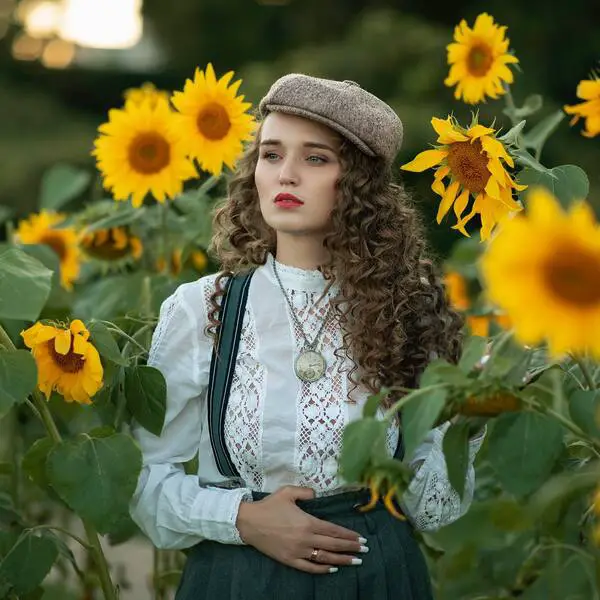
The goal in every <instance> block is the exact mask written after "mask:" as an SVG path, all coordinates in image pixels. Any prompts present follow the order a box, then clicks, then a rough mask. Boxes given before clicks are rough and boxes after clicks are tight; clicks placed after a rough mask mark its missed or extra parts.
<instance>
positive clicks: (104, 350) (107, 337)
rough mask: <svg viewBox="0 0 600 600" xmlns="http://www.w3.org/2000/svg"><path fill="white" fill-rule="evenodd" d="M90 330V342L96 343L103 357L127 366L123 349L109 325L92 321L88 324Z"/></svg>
mask: <svg viewBox="0 0 600 600" xmlns="http://www.w3.org/2000/svg"><path fill="white" fill-rule="evenodd" d="M88 331H89V332H90V340H89V341H90V342H91V343H92V344H94V346H95V347H96V350H98V352H99V353H100V355H101V356H102V357H103V358H107V359H108V360H110V361H112V362H114V363H115V364H117V365H123V366H126V365H127V364H129V363H128V361H127V359H126V358H124V357H123V356H121V350H119V346H118V344H117V342H116V341H115V338H113V336H112V334H111V332H110V331H109V329H108V327H107V326H106V325H104V323H100V322H99V321H92V322H91V323H90V324H89V326H88Z"/></svg>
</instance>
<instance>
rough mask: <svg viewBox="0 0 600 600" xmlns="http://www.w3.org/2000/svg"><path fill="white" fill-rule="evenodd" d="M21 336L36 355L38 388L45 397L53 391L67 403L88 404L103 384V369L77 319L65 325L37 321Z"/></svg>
mask: <svg viewBox="0 0 600 600" xmlns="http://www.w3.org/2000/svg"><path fill="white" fill-rule="evenodd" d="M21 336H22V338H23V341H24V342H25V345H26V346H27V347H28V348H31V353H32V354H33V357H34V358H35V362H36V365H37V370H38V387H39V389H40V390H41V391H42V392H43V393H44V394H45V396H46V399H48V398H50V394H51V393H52V391H53V390H56V391H57V392H58V393H59V394H61V395H62V396H63V397H64V399H65V400H66V401H67V402H78V403H80V404H91V397H92V396H93V395H94V394H95V393H96V392H97V391H98V390H99V389H100V388H101V387H102V385H103V380H102V379H103V376H104V369H103V368H102V363H101V362H100V355H99V354H98V351H97V350H96V348H95V347H94V346H93V344H92V343H90V342H89V341H88V340H89V337H90V332H89V331H88V330H87V329H86V327H85V325H84V324H83V323H82V322H81V321H80V320H79V319H76V320H74V321H72V322H71V324H70V326H69V327H68V328H65V327H62V326H58V327H55V326H52V325H44V324H42V323H40V322H37V323H36V324H35V325H33V326H32V327H30V328H29V329H27V330H26V331H22V332H21Z"/></svg>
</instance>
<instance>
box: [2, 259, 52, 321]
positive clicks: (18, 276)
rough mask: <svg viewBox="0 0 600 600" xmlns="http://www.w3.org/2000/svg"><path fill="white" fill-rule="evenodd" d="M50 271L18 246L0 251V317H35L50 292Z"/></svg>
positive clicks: (27, 319) (30, 319)
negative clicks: (0, 252)
mask: <svg viewBox="0 0 600 600" xmlns="http://www.w3.org/2000/svg"><path fill="white" fill-rule="evenodd" d="M51 284H52V271H50V270H49V269H47V268H46V267H44V265H42V263H40V262H39V261H38V260H36V259H35V258H32V257H31V256H28V255H27V254H26V253H25V252H23V251H22V250H19V249H18V248H11V249H10V250H7V251H6V252H3V253H2V254H0V318H1V319H24V320H26V321H35V320H36V319H37V318H38V316H39V314H40V313H41V312H42V308H44V304H45V303H46V300H47V299H48V296H49V294H50V287H51Z"/></svg>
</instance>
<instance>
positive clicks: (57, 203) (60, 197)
mask: <svg viewBox="0 0 600 600" xmlns="http://www.w3.org/2000/svg"><path fill="white" fill-rule="evenodd" d="M91 178H92V175H91V173H90V172H89V171H84V170H82V169H77V168H75V167H72V166H70V165H66V164H57V165H54V166H53V167H51V168H50V169H48V170H47V171H46V172H45V173H44V176H43V178H42V190H41V196H40V208H44V209H47V210H58V209H59V208H61V207H62V206H64V205H65V204H66V203H67V202H69V201H71V200H73V199H74V198H76V197H77V196H79V195H80V194H81V193H82V192H83V191H84V190H85V188H86V187H87V186H88V184H89V183H90V180H91Z"/></svg>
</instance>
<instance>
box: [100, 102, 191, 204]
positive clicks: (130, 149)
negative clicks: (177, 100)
mask: <svg viewBox="0 0 600 600" xmlns="http://www.w3.org/2000/svg"><path fill="white" fill-rule="evenodd" d="M174 120H175V115H174V114H173V111H171V109H170V108H169V105H168V104H167V102H162V101H157V102H156V103H154V104H153V103H151V102H142V103H141V104H134V103H128V104H127V105H126V106H125V108H123V109H112V110H111V111H109V120H108V122H107V123H104V124H103V125H101V126H100V127H99V128H98V131H99V132H100V135H99V136H98V137H97V138H96V140H95V142H94V146H95V148H94V150H93V151H92V154H93V155H94V156H95V157H96V160H97V166H98V169H99V170H100V172H101V173H102V175H103V177H104V187H105V188H106V189H108V190H112V193H113V196H114V198H115V200H128V199H129V198H130V197H131V199H132V203H133V206H135V207H139V206H141V204H142V202H143V201H144V198H145V196H146V195H147V194H149V193H150V194H152V196H153V197H154V199H155V200H157V201H158V202H164V201H165V199H166V198H173V197H174V196H176V195H177V194H180V193H181V191H182V190H183V182H184V181H186V180H187V179H191V178H193V177H196V175H197V173H196V169H195V168H194V165H193V164H192V162H191V161H190V160H189V159H188V158H187V156H186V151H185V148H184V146H183V144H182V143H181V141H180V139H179V137H178V135H177V134H176V133H175V131H174Z"/></svg>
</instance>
